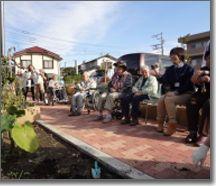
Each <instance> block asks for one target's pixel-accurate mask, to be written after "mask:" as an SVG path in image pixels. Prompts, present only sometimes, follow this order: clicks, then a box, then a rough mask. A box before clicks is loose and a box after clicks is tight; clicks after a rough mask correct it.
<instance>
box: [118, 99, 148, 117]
mask: <svg viewBox="0 0 216 186" xmlns="http://www.w3.org/2000/svg"><path fill="white" fill-rule="evenodd" d="M148 99H149V96H148V95H138V96H137V95H126V96H123V97H122V98H121V109H122V114H123V116H124V117H125V118H129V117H130V104H131V105H132V108H131V116H132V118H135V119H137V118H138V117H139V116H140V109H139V105H140V102H141V101H143V100H148Z"/></svg>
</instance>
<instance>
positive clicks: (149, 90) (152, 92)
mask: <svg viewBox="0 0 216 186" xmlns="http://www.w3.org/2000/svg"><path fill="white" fill-rule="evenodd" d="M142 82H143V76H142V77H140V78H139V79H138V80H137V82H136V83H135V85H134V86H133V88H132V91H133V93H136V92H138V91H141V92H142V93H143V94H144V95H148V96H149V97H150V98H155V97H158V87H159V86H158V85H159V84H158V81H157V79H156V77H154V76H151V75H150V76H149V77H148V78H147V80H146V81H145V83H144V85H143V86H142Z"/></svg>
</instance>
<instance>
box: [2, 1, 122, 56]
mask: <svg viewBox="0 0 216 186" xmlns="http://www.w3.org/2000/svg"><path fill="white" fill-rule="evenodd" d="M5 4H6V6H5V7H6V8H5V9H6V16H7V17H6V23H7V24H8V26H9V27H10V26H12V27H18V28H21V29H23V30H28V31H29V32H32V33H36V34H40V35H44V36H49V37H55V38H61V39H62V40H70V41H76V42H87V43H97V42H100V41H101V40H102V39H103V38H104V37H105V36H106V34H107V32H108V30H109V29H110V28H111V26H112V24H113V23H114V22H115V20H116V18H117V16H118V11H117V10H118V9H117V8H118V4H119V2H116V1H112V2H107V1H104V2H103V1H95V2H91V1H89V2H88V1H80V2H31V1H30V2H27V1H25V2H6V3H5ZM31 37H32V39H33V40H34V43H35V45H39V46H42V47H46V48H47V49H49V50H52V51H54V52H58V53H59V54H60V55H62V56H63V57H64V56H65V55H68V54H70V52H72V51H73V49H75V47H76V43H73V42H71V43H67V42H60V41H56V40H50V39H45V38H42V37H38V36H31ZM25 40H26V36H25ZM25 46H27V45H23V47H25ZM75 50H76V49H75Z"/></svg>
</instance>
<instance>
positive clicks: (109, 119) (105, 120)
mask: <svg viewBox="0 0 216 186" xmlns="http://www.w3.org/2000/svg"><path fill="white" fill-rule="evenodd" d="M111 121H112V116H111V115H107V116H106V117H105V118H104V119H103V123H109V122H111Z"/></svg>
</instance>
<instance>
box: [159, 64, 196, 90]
mask: <svg viewBox="0 0 216 186" xmlns="http://www.w3.org/2000/svg"><path fill="white" fill-rule="evenodd" d="M193 73H194V69H193V68H192V67H191V66H190V65H188V64H183V65H182V66H180V67H177V66H176V65H172V66H170V67H168V68H167V70H166V71H165V73H164V75H163V76H162V77H160V78H159V79H158V81H159V82H160V83H162V84H163V85H165V86H166V87H168V89H169V90H168V91H175V92H176V93H177V94H184V93H187V92H193V91H194V85H193V83H192V82H191V77H192V75H193Z"/></svg>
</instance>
